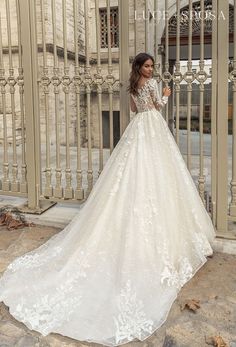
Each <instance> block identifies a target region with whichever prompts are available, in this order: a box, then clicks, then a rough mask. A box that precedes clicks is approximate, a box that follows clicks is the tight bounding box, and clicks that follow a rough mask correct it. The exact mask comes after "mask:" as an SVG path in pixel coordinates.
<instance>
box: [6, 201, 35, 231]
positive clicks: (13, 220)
mask: <svg viewBox="0 0 236 347" xmlns="http://www.w3.org/2000/svg"><path fill="white" fill-rule="evenodd" d="M0 225H6V227H7V229H8V230H11V229H18V228H21V227H25V226H33V225H34V224H33V223H28V222H27V221H26V220H25V218H24V216H23V215H22V214H21V213H20V211H19V210H18V209H17V208H16V207H12V206H4V207H2V208H1V209H0Z"/></svg>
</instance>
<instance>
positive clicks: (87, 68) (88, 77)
mask: <svg viewBox="0 0 236 347" xmlns="http://www.w3.org/2000/svg"><path fill="white" fill-rule="evenodd" d="M84 9H85V56H86V66H85V86H86V99H87V134H88V170H87V180H88V189H87V192H86V195H87V196H88V195H89V193H90V192H91V190H92V187H93V169H92V143H91V82H92V79H91V74H90V59H89V58H90V57H89V54H90V49H89V20H88V16H89V10H88V2H87V1H86V0H85V1H84Z"/></svg>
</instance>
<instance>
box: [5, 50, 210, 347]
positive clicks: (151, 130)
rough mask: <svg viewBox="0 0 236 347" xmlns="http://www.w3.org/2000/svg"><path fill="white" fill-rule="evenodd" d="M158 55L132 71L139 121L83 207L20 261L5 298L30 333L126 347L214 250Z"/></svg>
mask: <svg viewBox="0 0 236 347" xmlns="http://www.w3.org/2000/svg"><path fill="white" fill-rule="evenodd" d="M153 64H154V61H153V58H152V57H151V56H150V55H148V54H146V53H140V54H138V55H137V56H136V57H135V59H134V61H133V64H132V71H131V74H130V87H129V91H130V95H131V110H132V111H134V112H136V114H135V116H134V117H133V119H132V120H131V122H130V123H129V125H128V127H127V128H126V130H125V132H124V134H123V136H122V137H121V139H120V141H119V143H118V144H117V146H116V147H115V149H114V151H113V152H112V154H111V156H110V158H109V160H108V161H107V163H106V165H105V168H104V170H103V171H102V173H101V175H100V176H99V179H98V180H97V182H96V184H95V186H94V188H93V190H92V192H91V194H90V196H89V198H88V199H87V201H86V203H85V205H84V207H83V208H82V209H81V210H80V211H79V212H78V214H77V215H76V216H75V217H74V218H73V220H72V221H71V222H70V224H69V225H68V226H67V227H66V228H65V229H64V230H63V231H61V232H60V233H59V234H57V235H55V236H53V237H52V238H51V239H50V240H48V241H47V242H46V243H45V244H44V245H42V246H40V247H39V248H38V249H35V250H33V251H31V252H29V253H27V254H25V255H23V256H21V257H18V258H17V259H15V260H14V261H13V262H12V263H11V264H10V265H9V266H8V268H7V270H6V271H5V272H4V274H3V276H2V278H1V279H0V301H3V302H4V303H5V304H6V305H7V306H9V309H10V313H11V314H12V315H13V316H14V317H15V318H16V319H18V320H19V321H21V322H23V323H24V324H25V325H26V326H27V327H28V328H29V329H33V330H36V331H38V332H40V333H41V334H43V335H45V336H46V335H48V334H49V333H51V332H55V333H59V334H61V335H65V336H69V337H72V338H74V339H77V340H81V341H89V342H97V343H101V344H104V345H106V346H118V345H122V344H125V343H127V342H129V341H132V340H134V339H136V338H137V339H139V340H144V339H146V338H147V337H148V336H150V335H151V334H152V333H153V332H154V331H155V330H156V329H157V328H158V327H160V326H161V325H162V324H163V323H164V321H165V320H166V319H167V315H168V312H169V310H170V308H171V306H172V303H173V302H174V300H175V299H176V296H177V294H178V292H179V290H180V289H181V287H182V286H183V285H184V284H185V283H186V282H187V281H189V280H190V279H191V278H192V277H193V276H194V274H195V273H196V271H198V269H199V268H200V267H201V266H203V264H204V263H205V262H206V261H207V256H209V255H211V254H212V248H211V244H212V241H213V239H214V236H215V230H214V227H213V225H212V222H211V219H210V217H209V215H208V213H207V211H206V209H205V207H204V205H203V202H202V200H201V198H200V196H199V194H198V191H197V188H196V186H195V184H194V182H193V180H192V177H191V175H190V173H189V171H188V169H187V167H186V165H185V161H184V159H183V157H182V155H181V153H180V151H179V148H178V146H177V144H176V142H175V140H174V138H173V136H172V134H171V132H170V130H169V128H168V125H167V123H166V121H165V120H164V118H163V117H162V115H161V113H160V112H159V110H160V109H161V108H162V107H163V106H164V105H165V104H166V102H167V99H168V96H169V95H170V90H169V89H168V88H165V89H164V95H163V96H162V97H160V96H159V92H158V85H157V82H156V80H155V79H154V78H152V72H153Z"/></svg>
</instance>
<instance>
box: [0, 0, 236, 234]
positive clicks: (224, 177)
mask: <svg viewBox="0 0 236 347" xmlns="http://www.w3.org/2000/svg"><path fill="white" fill-rule="evenodd" d="M180 4H181V6H180ZM233 5H234V3H232V4H231V3H229V2H228V1H226V0H212V1H206V0H205V1H204V0H201V1H192V0H185V1H181V2H180V0H178V1H171V0H169V1H168V0H163V1H160V0H159V1H157V0H152V1H142V0H132V1H126V0H119V1H118V0H99V1H98V0H90V1H86V0H84V1H78V0H69V1H68V0H67V1H66V0H34V1H30V0H14V1H13V0H3V1H2V2H1V4H0V86H1V95H0V97H1V102H0V121H1V134H0V136H1V155H2V172H1V186H0V194H6V195H15V196H24V197H27V199H28V206H29V208H30V209H31V210H40V204H41V202H42V201H68V202H74V201H83V200H84V199H85V198H86V197H87V196H88V194H89V193H90V191H91V189H92V186H93V184H94V181H95V180H96V178H97V176H98V175H99V173H100V172H101V170H102V169H103V166H104V163H105V161H106V160H107V158H108V157H109V155H110V153H111V151H112V150H113V148H114V143H115V142H114V141H116V140H115V139H116V138H115V135H114V131H115V132H116V137H117V131H118V132H119V134H120V135H121V134H122V133H123V131H124V129H125V127H126V126H127V124H128V122H129V116H130V114H129V113H130V112H129V98H128V95H127V92H126V87H127V81H128V76H129V71H130V63H131V62H132V58H133V56H134V55H135V54H136V53H138V52H140V51H147V52H150V53H152V54H153V55H154V57H155V60H156V64H155V73H154V75H155V78H156V79H157V80H158V82H159V83H160V87H161V86H162V85H165V84H170V85H171V87H172V89H173V96H172V98H171V100H170V102H169V104H168V106H167V107H166V109H165V114H163V116H164V117H165V118H166V121H167V122H168V124H169V126H170V128H171V130H172V132H173V135H174V136H175V139H176V142H177V144H178V145H179V146H180V147H181V146H183V145H184V148H185V153H183V155H184V157H185V159H186V163H187V165H188V168H189V170H190V172H191V173H192V174H193V171H194V174H193V176H194V175H195V182H196V183H197V185H198V189H199V194H200V196H201V198H202V200H203V201H204V203H205V205H206V208H207V209H208V210H209V212H210V213H211V215H212V220H213V222H214V224H215V226H216V228H217V230H218V234H219V235H221V236H222V235H223V236H227V235H228V236H229V237H233V236H232V234H230V235H229V231H228V229H229V228H228V222H229V221H232V220H235V219H236V177H235V174H236V161H235V153H236V151H235V150H236V142H235V141H234V139H235V131H236V129H235V121H234V120H235V118H236V111H235V110H236V109H235V107H234V105H235V102H236V99H235V98H236V94H235V93H236V85H235V83H236V79H235V76H236V48H235V47H236V44H235V43H236V42H235V41H236V39H235V37H234V36H233V31H232V30H231V29H232V25H233V28H234V32H236V27H235V25H236V24H235V23H236V21H235V20H234V18H236V13H235V7H234V6H233ZM210 16H211V18H210ZM229 34H230V39H229V37H228V36H229ZM222 43H223V45H224V46H223V47H224V49H222ZM196 57H198V63H197V66H195V67H196V68H194V66H193V62H194V59H196ZM206 59H208V60H210V61H211V62H210V68H209V66H206V64H205V60H206ZM183 61H185V62H186V67H183V64H182V63H183ZM229 62H230V64H229ZM208 68H209V69H208ZM208 85H210V89H209V90H208V92H207V88H208ZM194 93H195V94H194ZM228 94H230V95H231V94H232V95H233V96H232V95H231V97H232V107H233V111H232V119H231V120H230V121H231V123H232V135H230V136H229V135H228V123H229V120H228V118H229V110H230V107H229V105H231V104H229V102H228ZM194 95H196V98H197V99H198V103H197V104H196V105H193V99H194ZM206 95H210V102H209V103H208V104H207V105H206V101H205V99H206ZM120 100H122V102H120ZM181 100H185V101H184V102H182V101H181ZM207 107H208V108H207ZM194 112H196V114H197V115H198V117H195V116H194ZM207 112H208V116H206V114H207ZM183 114H185V115H186V117H185V119H183ZM107 115H108V117H107ZM117 115H118V118H117ZM194 117H195V118H196V119H195V118H194ZM206 117H208V118H209V119H210V120H209V124H210V125H209V129H210V135H209V136H210V137H208V139H210V142H209V143H210V145H209V144H208V142H207V144H208V146H210V155H208V156H207V155H205V152H204V151H205V148H206V145H207V144H205V142H204V141H205V139H206V128H205V121H206ZM117 119H118V121H117ZM105 122H107V128H105ZM231 123H230V124H231ZM193 126H195V127H196V129H194V128H193ZM114 127H115V128H114ZM106 129H108V130H106ZM209 129H208V130H209ZM194 130H196V131H195V132H194ZM183 131H185V133H184V132H183ZM184 134H185V136H186V143H185V142H184V141H185V140H183V139H184ZM104 136H106V137H107V138H106V139H104ZM196 136H197V137H196ZM194 138H195V139H196V138H197V143H198V152H197V154H194V153H193V152H194V146H195V145H196V142H193V140H194ZM231 138H232V155H231V156H228V139H231ZM195 141H196V140H195ZM105 143H109V148H105V147H104V144H105ZM194 143H195V145H194ZM196 163H197V164H196ZM193 164H194V167H193ZM231 164H232V175H231V170H230V168H231ZM207 165H208V167H210V173H209V177H207V178H206V176H205V171H204V170H205V169H206V166H207ZM209 165H210V166H209ZM228 166H229V167H228ZM196 173H197V176H198V177H197V181H196ZM230 194H231V196H232V197H231V198H230Z"/></svg>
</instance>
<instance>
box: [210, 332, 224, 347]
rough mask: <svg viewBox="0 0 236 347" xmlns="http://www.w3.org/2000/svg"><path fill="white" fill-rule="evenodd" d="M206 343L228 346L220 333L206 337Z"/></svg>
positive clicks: (222, 346) (220, 346)
mask: <svg viewBox="0 0 236 347" xmlns="http://www.w3.org/2000/svg"><path fill="white" fill-rule="evenodd" d="M206 343H207V344H208V345H211V346H214V347H229V345H228V344H227V343H226V342H225V341H224V340H223V338H222V337H221V336H220V335H219V336H211V337H209V338H207V339H206Z"/></svg>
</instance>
